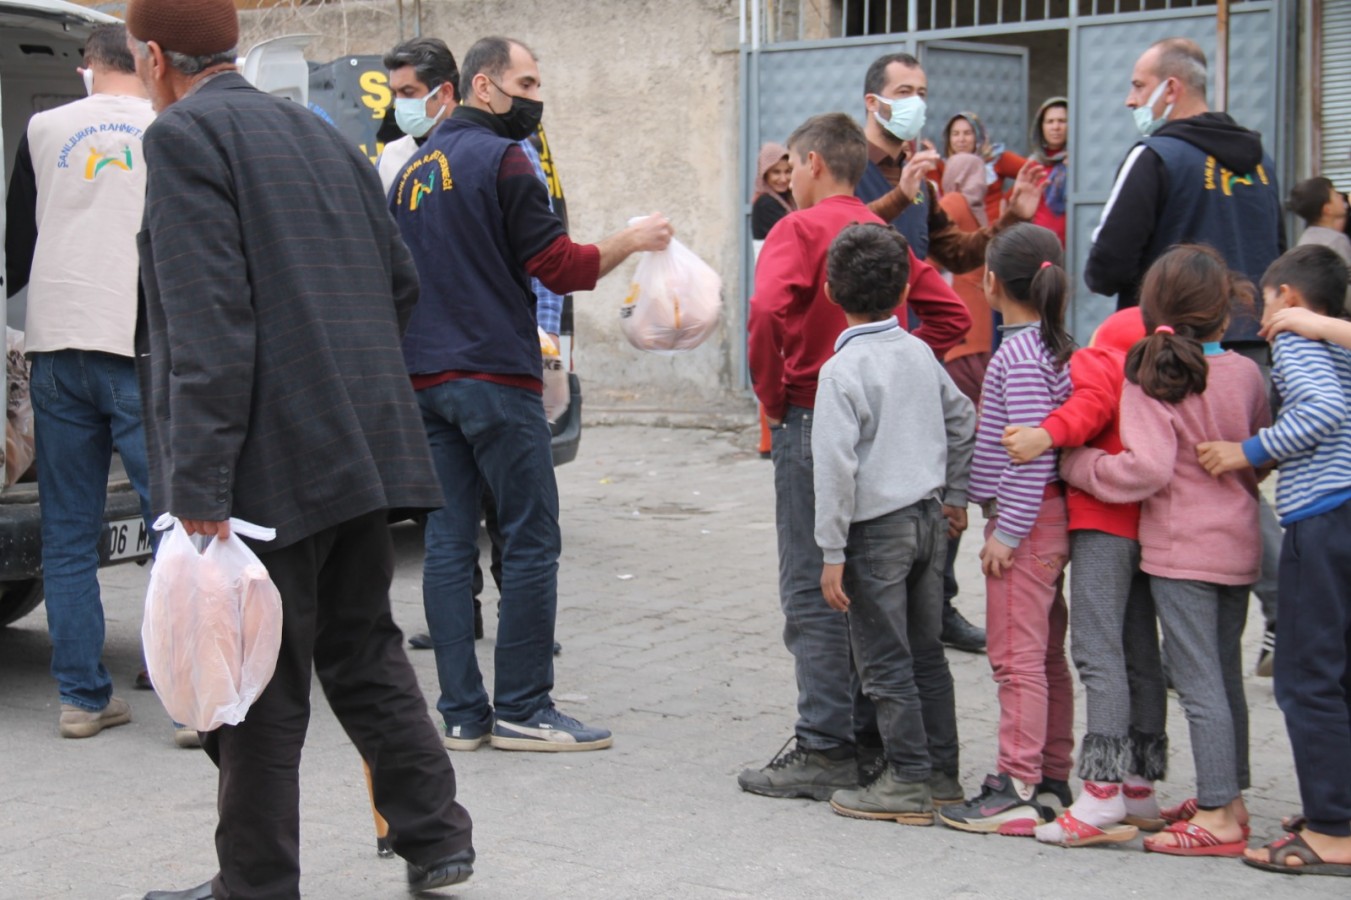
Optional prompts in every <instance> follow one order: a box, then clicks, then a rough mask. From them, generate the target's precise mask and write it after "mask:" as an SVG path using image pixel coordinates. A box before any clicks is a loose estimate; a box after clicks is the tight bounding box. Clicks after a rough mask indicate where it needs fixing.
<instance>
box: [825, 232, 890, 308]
mask: <svg viewBox="0 0 1351 900" xmlns="http://www.w3.org/2000/svg"><path fill="white" fill-rule="evenodd" d="M909 279H910V245H909V244H907V243H906V241H905V238H904V237H902V236H901V235H900V233H899V232H897V231H896V229H894V228H892V227H891V226H890V225H877V224H854V225H849V226H847V227H845V229H844V230H843V231H841V232H840V233H839V234H838V235H836V236H835V240H833V241H831V242H830V252H829V254H828V255H827V256H826V281H827V282H828V283H829V284H830V296H831V297H832V298H833V299H834V300H835V302H836V303H838V304H839V305H840V308H841V309H843V310H844V311H845V312H847V313H853V314H854V315H856V316H870V317H871V318H873V319H874V320H876V319H883V318H886V317H887V316H889V315H891V313H892V310H894V309H895V308H896V304H898V303H900V301H901V292H902V291H904V290H905V284H906V282H907V281H908V280H909Z"/></svg>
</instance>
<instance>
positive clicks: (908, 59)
mask: <svg viewBox="0 0 1351 900" xmlns="http://www.w3.org/2000/svg"><path fill="white" fill-rule="evenodd" d="M892 63H900V64H901V65H903V66H905V67H906V68H907V69H918V68H919V67H920V65H919V60H917V59H915V58H914V57H913V56H911V55H910V54H909V53H888V54H887V55H886V56H879V57H878V58H877V59H875V60H873V62H872V65H870V66H868V71H867V73H866V74H865V75H864V76H863V93H865V94H881V93H882V91H883V90H884V89H885V88H886V86H887V67H888V66H890V65H891V64H892Z"/></svg>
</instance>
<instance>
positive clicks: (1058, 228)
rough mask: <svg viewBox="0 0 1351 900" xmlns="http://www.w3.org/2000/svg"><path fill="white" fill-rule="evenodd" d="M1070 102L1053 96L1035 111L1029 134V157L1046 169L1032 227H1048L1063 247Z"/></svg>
mask: <svg viewBox="0 0 1351 900" xmlns="http://www.w3.org/2000/svg"><path fill="white" fill-rule="evenodd" d="M1069 109H1070V106H1069V100H1067V99H1065V98H1064V97H1052V98H1050V99H1049V100H1047V101H1046V102H1045V103H1043V104H1042V105H1041V106H1040V107H1039V108H1038V109H1037V115H1036V117H1035V118H1034V119H1033V120H1032V133H1031V134H1030V135H1028V138H1029V145H1030V146H1031V147H1032V158H1033V159H1035V160H1036V161H1037V162H1039V163H1041V164H1042V165H1043V166H1045V167H1046V185H1045V187H1044V188H1043V189H1042V194H1041V204H1040V205H1039V206H1038V207H1037V212H1036V215H1034V216H1033V217H1032V224H1034V225H1040V226H1042V227H1043V228H1049V229H1051V230H1052V231H1054V232H1055V235H1056V237H1058V238H1060V244H1061V246H1064V244H1065V191H1066V188H1067V187H1068V184H1067V182H1068V180H1069V178H1068V176H1069V132H1070V120H1069Z"/></svg>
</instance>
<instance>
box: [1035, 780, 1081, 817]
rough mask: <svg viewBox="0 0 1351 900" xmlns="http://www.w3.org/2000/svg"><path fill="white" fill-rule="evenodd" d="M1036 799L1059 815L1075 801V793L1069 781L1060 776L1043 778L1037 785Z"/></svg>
mask: <svg viewBox="0 0 1351 900" xmlns="http://www.w3.org/2000/svg"><path fill="white" fill-rule="evenodd" d="M1035 796H1036V800H1037V802H1038V803H1040V804H1041V805H1042V806H1044V807H1046V808H1047V809H1049V810H1050V811H1051V812H1053V813H1055V814H1056V815H1059V814H1060V813H1062V812H1064V811H1065V810H1067V809H1069V808H1070V806H1071V805H1073V803H1074V793H1073V792H1072V791H1071V790H1070V783H1069V782H1068V781H1061V780H1060V779H1059V778H1043V779H1042V780H1041V784H1039V785H1037V790H1036V792H1035Z"/></svg>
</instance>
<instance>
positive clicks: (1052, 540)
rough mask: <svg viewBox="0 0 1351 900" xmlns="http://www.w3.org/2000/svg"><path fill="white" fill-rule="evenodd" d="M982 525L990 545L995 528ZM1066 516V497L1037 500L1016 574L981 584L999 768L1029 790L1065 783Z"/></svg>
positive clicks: (1070, 697) (1069, 709)
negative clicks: (1045, 781) (1045, 782)
mask: <svg viewBox="0 0 1351 900" xmlns="http://www.w3.org/2000/svg"><path fill="white" fill-rule="evenodd" d="M996 521H997V520H991V521H990V522H989V523H987V524H986V526H985V536H986V538H987V539H988V538H989V536H990V535H991V534H993V533H994V528H995V522H996ZM1067 526H1068V517H1067V514H1066V511H1065V498H1064V496H1063V495H1059V496H1050V497H1047V498H1046V499H1045V500H1043V501H1042V504H1041V511H1040V513H1038V515H1037V524H1036V525H1034V526H1033V528H1032V533H1031V534H1029V535H1028V536H1027V537H1025V538H1023V540H1022V543H1020V544H1019V545H1018V547H1017V548H1016V549H1015V550H1014V551H1013V568H1012V569H1010V570H1008V571H1006V572H1005V573H1004V575H1003V577H1001V578H986V579H985V598H986V600H985V603H986V606H985V629H986V641H987V648H988V653H989V656H990V667H991V668H992V669H993V670H994V680H995V682H996V683H997V684H998V685H999V768H998V770H999V771H1000V772H1006V773H1008V774H1009V775H1012V776H1014V777H1015V778H1018V779H1020V780H1022V781H1024V782H1026V783H1028V784H1037V783H1038V782H1040V781H1041V780H1042V778H1043V777H1045V778H1055V779H1061V780H1065V779H1068V778H1069V775H1070V769H1071V768H1072V767H1073V760H1072V759H1071V757H1070V754H1071V752H1072V751H1073V750H1074V734H1073V728H1074V682H1073V680H1072V679H1071V677H1070V667H1069V663H1068V662H1067V661H1066V659H1065V629H1066V626H1067V624H1068V620H1069V611H1068V608H1067V607H1066V606H1065V592H1064V583H1065V565H1066V563H1068V562H1069V546H1070V545H1069V532H1068V530H1067Z"/></svg>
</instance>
